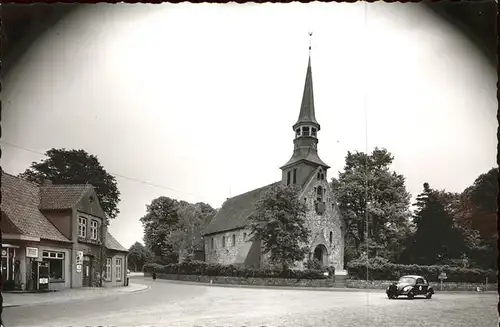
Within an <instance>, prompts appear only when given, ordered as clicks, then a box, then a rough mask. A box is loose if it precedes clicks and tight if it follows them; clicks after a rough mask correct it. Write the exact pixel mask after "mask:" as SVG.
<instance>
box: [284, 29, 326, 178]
mask: <svg viewBox="0 0 500 327" xmlns="http://www.w3.org/2000/svg"><path fill="white" fill-rule="evenodd" d="M310 36H312V32H309V37H310ZM319 129H320V125H319V123H318V122H317V121H316V116H315V112H314V96H313V82H312V69H311V44H310V43H309V61H308V63H307V72H306V81H305V85H304V93H303V94H302V103H301V105H300V113H299V119H298V120H297V122H296V123H295V124H294V125H293V130H294V131H295V138H294V140H293V144H294V150H293V154H292V157H291V158H290V160H288V162H287V163H286V164H285V165H284V166H282V167H281V170H282V172H283V175H282V178H283V181H284V182H286V184H287V185H288V184H294V185H303V183H305V182H306V181H307V178H309V176H310V175H311V174H312V173H313V172H315V171H316V169H318V168H321V169H322V171H323V172H324V174H323V173H321V174H320V176H323V177H324V178H326V175H325V174H326V170H327V169H328V168H330V167H329V166H328V165H327V164H325V163H324V162H323V160H321V159H320V157H319V155H318V142H319V140H318V131H319Z"/></svg>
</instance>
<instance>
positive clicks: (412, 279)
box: [399, 277, 415, 285]
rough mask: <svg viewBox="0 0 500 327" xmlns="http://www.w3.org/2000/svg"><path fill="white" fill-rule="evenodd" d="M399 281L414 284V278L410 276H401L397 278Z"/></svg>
mask: <svg viewBox="0 0 500 327" xmlns="http://www.w3.org/2000/svg"><path fill="white" fill-rule="evenodd" d="M399 282H400V283H405V284H410V285H413V284H415V279H414V278H412V277H401V278H400V279H399Z"/></svg>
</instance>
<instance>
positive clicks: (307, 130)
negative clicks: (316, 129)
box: [302, 126, 309, 136]
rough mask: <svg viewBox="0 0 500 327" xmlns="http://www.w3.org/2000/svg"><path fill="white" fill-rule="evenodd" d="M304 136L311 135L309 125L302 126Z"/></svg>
mask: <svg viewBox="0 0 500 327" xmlns="http://www.w3.org/2000/svg"><path fill="white" fill-rule="evenodd" d="M302 136H309V127H307V126H304V127H302Z"/></svg>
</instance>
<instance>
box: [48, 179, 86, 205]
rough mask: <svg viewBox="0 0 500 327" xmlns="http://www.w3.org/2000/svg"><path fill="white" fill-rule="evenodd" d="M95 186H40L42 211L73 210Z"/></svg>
mask: <svg viewBox="0 0 500 327" xmlns="http://www.w3.org/2000/svg"><path fill="white" fill-rule="evenodd" d="M92 189H93V186H92V185H90V184H57V185H52V184H50V185H42V186H40V209H46V210H57V209H71V208H72V207H73V206H74V205H75V204H77V203H78V201H80V200H81V198H82V197H83V196H84V195H85V194H86V193H87V192H88V191H90V190H92Z"/></svg>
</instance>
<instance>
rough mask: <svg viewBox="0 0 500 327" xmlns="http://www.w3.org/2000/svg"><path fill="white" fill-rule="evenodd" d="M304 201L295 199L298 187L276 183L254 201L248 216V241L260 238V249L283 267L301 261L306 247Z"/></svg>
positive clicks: (305, 209)
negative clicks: (251, 213)
mask: <svg viewBox="0 0 500 327" xmlns="http://www.w3.org/2000/svg"><path fill="white" fill-rule="evenodd" d="M306 211H307V207H306V205H305V204H304V203H303V202H302V201H301V200H299V197H298V189H296V188H294V187H290V186H284V185H282V184H278V185H276V186H274V187H272V188H270V189H269V190H268V191H267V192H266V193H265V194H264V195H263V196H262V198H261V199H260V200H259V201H257V204H256V210H255V212H254V214H253V215H251V216H250V226H251V233H250V239H251V240H252V241H261V242H262V247H263V253H264V254H266V253H270V261H271V262H272V263H274V264H280V265H281V267H282V269H283V270H286V269H288V267H290V266H292V265H293V264H294V262H297V261H302V260H304V258H305V255H306V253H307V251H308V249H307V246H306V244H308V241H309V236H310V231H309V229H308V228H307V226H306V224H305V214H306Z"/></svg>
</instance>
